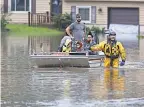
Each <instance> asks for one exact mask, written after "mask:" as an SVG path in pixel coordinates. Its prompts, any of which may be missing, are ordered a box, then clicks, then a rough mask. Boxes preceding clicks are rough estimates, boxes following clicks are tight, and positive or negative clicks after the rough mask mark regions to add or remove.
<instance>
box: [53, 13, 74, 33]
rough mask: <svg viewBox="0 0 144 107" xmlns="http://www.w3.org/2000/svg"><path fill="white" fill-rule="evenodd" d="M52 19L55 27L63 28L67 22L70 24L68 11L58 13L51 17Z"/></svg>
mask: <svg viewBox="0 0 144 107" xmlns="http://www.w3.org/2000/svg"><path fill="white" fill-rule="evenodd" d="M52 21H53V22H54V25H55V27H56V28H59V30H60V29H65V28H66V27H67V26H68V25H69V24H71V22H72V21H71V15H70V14H68V13H65V14H58V15H56V14H55V15H54V16H53V17H52Z"/></svg>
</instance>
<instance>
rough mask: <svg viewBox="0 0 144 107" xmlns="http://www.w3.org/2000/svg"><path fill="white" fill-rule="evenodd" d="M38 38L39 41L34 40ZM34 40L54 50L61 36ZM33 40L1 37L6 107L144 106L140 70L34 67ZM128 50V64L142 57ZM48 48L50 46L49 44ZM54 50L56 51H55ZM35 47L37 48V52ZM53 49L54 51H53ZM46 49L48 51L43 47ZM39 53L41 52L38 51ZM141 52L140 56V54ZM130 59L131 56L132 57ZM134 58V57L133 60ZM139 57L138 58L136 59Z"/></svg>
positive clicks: (3, 87)
mask: <svg viewBox="0 0 144 107" xmlns="http://www.w3.org/2000/svg"><path fill="white" fill-rule="evenodd" d="M35 38H37V39H35ZM41 38H42V39H41V41H44V42H39V39H38V37H33V38H32V39H33V41H37V48H39V47H40V43H46V41H50V42H51V41H52V42H51V43H49V45H50V46H49V47H50V48H49V50H51V51H55V50H56V49H57V47H58V44H59V42H60V40H61V38H62V37H59V39H57V38H58V37H54V40H53V39H52V37H41ZM28 40H30V38H29V39H28V37H24V38H23V37H11V36H3V37H2V51H1V55H2V71H1V83H2V84H1V89H2V91H1V98H2V102H1V103H2V106H3V107H8V106H9V107H49V106H51V107H68V106H69V107H93V106H94V107H99V106H101V107H106V106H107V107H112V106H113V107H115V106H117V107H121V106H122V107H129V105H134V106H137V107H141V106H143V105H144V103H143V102H144V99H143V97H144V82H143V81H144V78H143V77H144V72H143V70H141V69H139V70H138V69H136V68H135V69H119V70H118V69H113V70H112V69H103V68H89V69H86V68H47V69H45V68H44V69H40V68H35V69H34V68H33V62H32V61H31V59H30V57H29V46H30V44H32V43H30V41H28ZM143 42H144V41H143V40H140V45H139V46H140V48H139V49H140V50H139V49H138V48H137V49H136V50H132V49H130V48H127V47H126V49H127V50H130V51H128V55H127V56H128V58H127V60H128V61H131V60H132V61H133V60H134V61H135V59H136V60H138V61H140V60H139V59H140V58H142V57H143V48H142V46H143ZM46 46H47V44H46ZM53 47H54V48H53ZM37 48H36V49H37ZM52 48H53V50H52ZM44 49H45V48H44ZM37 50H38V49H37ZM139 52H140V54H139ZM129 56H131V57H129ZM134 56H135V57H134ZM137 58H139V59H137Z"/></svg>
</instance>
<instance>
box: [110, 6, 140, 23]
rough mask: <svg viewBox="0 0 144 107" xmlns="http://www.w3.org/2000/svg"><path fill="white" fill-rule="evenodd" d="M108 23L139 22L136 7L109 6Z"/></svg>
mask: <svg viewBox="0 0 144 107" xmlns="http://www.w3.org/2000/svg"><path fill="white" fill-rule="evenodd" d="M108 24H129V25H138V24H139V9H138V8H109V9H108Z"/></svg>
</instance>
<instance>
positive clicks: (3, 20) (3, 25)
mask: <svg viewBox="0 0 144 107" xmlns="http://www.w3.org/2000/svg"><path fill="white" fill-rule="evenodd" d="M10 15H11V14H9V13H4V11H3V6H2V7H1V30H2V31H5V30H6V25H7V24H9V21H11V19H10V18H9V16H10Z"/></svg>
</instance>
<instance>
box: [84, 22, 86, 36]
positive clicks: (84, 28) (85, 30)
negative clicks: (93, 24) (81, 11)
mask: <svg viewBox="0 0 144 107" xmlns="http://www.w3.org/2000/svg"><path fill="white" fill-rule="evenodd" d="M83 38H86V26H85V23H84V35H83Z"/></svg>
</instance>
